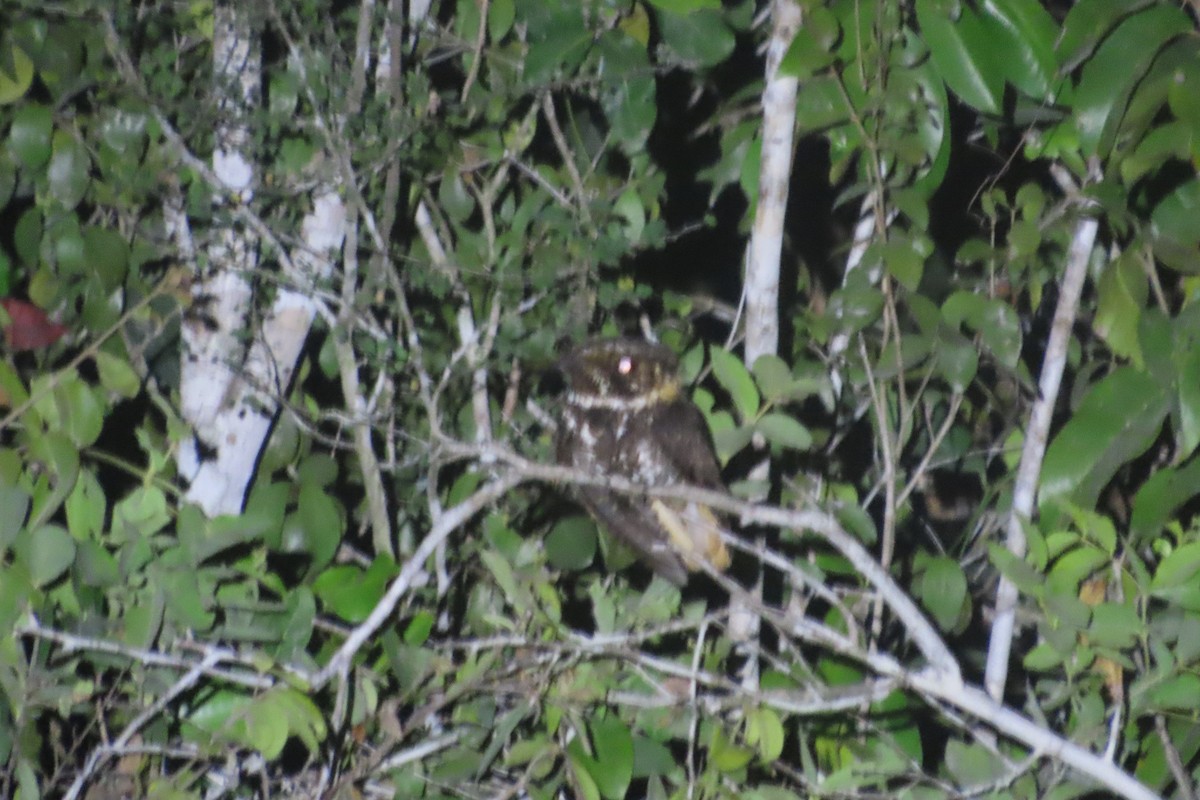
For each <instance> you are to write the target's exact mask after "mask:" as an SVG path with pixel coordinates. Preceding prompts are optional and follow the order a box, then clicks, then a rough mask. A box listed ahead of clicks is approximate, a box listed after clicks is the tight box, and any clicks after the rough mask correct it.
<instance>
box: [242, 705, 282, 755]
mask: <svg viewBox="0 0 1200 800" xmlns="http://www.w3.org/2000/svg"><path fill="white" fill-rule="evenodd" d="M274 691H275V690H274V689H272V690H269V691H268V693H267V694H265V695H262V696H261V697H258V698H255V701H254V702H253V703H251V705H250V707H249V709H247V711H246V715H245V717H243V719H242V723H243V724H242V725H235V726H234V728H233V731H234V733H235V735H236V736H237V738H238V739H239V740H240V741H242V742H243V743H245V744H246V745H248V746H249V747H250V748H252V749H254V750H257V751H258V752H260V753H262V755H263V757H264V758H266V759H267V760H268V761H274V760H275V759H277V758H279V754H280V753H282V752H283V746H284V745H285V744H287V739H288V726H287V716H286V715H285V714H283V713H281V709H280V708H278V705H279V704H278V703H275V702H272V699H273V698H272V693H273V692H274Z"/></svg>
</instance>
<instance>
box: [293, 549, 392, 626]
mask: <svg viewBox="0 0 1200 800" xmlns="http://www.w3.org/2000/svg"><path fill="white" fill-rule="evenodd" d="M395 574H396V565H395V564H393V563H392V560H391V559H390V558H387V557H386V556H378V557H376V559H375V560H374V561H373V562H371V566H370V567H368V568H367V569H366V570H363V569H362V568H360V567H356V566H352V565H349V564H340V565H337V566H333V567H330V568H329V569H327V570H325V571H324V572H322V573H321V574H320V575H319V576H318V577H317V579H316V580H315V581H314V582H313V593H314V594H315V595H316V596H317V598H318V599H319V600H320V601H321V602H322V603H324V605H325V607H326V609H327V610H328V611H330V612H331V613H333V614H336V615H337V616H339V617H341V618H342V619H343V620H345V621H346V622H349V623H351V624H358V623H359V622H362V621H363V620H365V619H366V618H367V615H368V614H370V613H371V610H372V609H374V608H375V605H376V604H377V603H378V602H379V600H380V599H381V598H382V597H383V594H384V592H386V591H387V585H388V581H389V580H391V578H392V576H393V575H395Z"/></svg>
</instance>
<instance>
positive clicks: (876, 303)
mask: <svg viewBox="0 0 1200 800" xmlns="http://www.w3.org/2000/svg"><path fill="white" fill-rule="evenodd" d="M882 311H883V295H882V294H881V293H880V292H879V290H877V289H874V288H849V287H848V288H845V289H840V290H838V291H836V292H834V293H833V295H832V297H831V298H830V302H829V315H830V317H831V318H832V319H835V320H837V321H838V329H839V330H840V331H841V332H842V333H845V334H846V335H853V334H855V333H858V332H859V331H860V330H862V329H863V328H865V327H867V326H868V325H871V324H873V323H874V322H875V321H876V320H878V319H879V315H880V313H882Z"/></svg>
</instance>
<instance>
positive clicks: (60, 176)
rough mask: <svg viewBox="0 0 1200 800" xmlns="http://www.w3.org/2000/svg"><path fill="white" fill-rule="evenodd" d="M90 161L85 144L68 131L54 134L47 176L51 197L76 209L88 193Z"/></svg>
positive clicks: (67, 206)
mask: <svg viewBox="0 0 1200 800" xmlns="http://www.w3.org/2000/svg"><path fill="white" fill-rule="evenodd" d="M89 167H90V160H89V159H88V154H87V150H86V149H85V148H84V146H83V144H82V143H80V142H78V141H76V140H75V137H74V136H72V135H71V134H70V133H68V132H67V131H55V132H54V144H53V153H52V154H51V156H50V166H49V167H48V168H47V171H46V175H47V177H48V178H49V184H50V195H51V196H52V197H53V198H54V199H55V200H57V201H58V202H60V203H62V205H63V206H64V207H66V208H74V207H75V206H77V205H79V201H80V200H82V199H83V195H84V192H86V191H87V187H88V181H89V180H90V178H89V177H88V169H89Z"/></svg>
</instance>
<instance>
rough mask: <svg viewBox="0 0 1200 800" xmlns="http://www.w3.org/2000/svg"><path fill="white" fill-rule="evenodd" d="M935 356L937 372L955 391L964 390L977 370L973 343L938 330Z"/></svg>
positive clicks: (976, 358)
mask: <svg viewBox="0 0 1200 800" xmlns="http://www.w3.org/2000/svg"><path fill="white" fill-rule="evenodd" d="M935 356H936V364H937V370H938V372H939V373H940V374H941V375H942V377H943V378H945V379H946V381H947V382H948V383H949V384H950V386H951V388H953V389H954V391H956V392H962V391H965V390H966V388H967V386H969V385H970V383H971V381H972V380H974V378H975V373H976V372H978V371H979V353H978V352H976V350H975V347H974V345H972V344H971V342H969V341H968V340H967V339H965V338H963V336H961V335H960V334H957V333H954V332H953V331H947V330H942V331H941V332H940V335H939V336H938V342H937V350H936V351H935ZM905 363H906V364H907V363H908V359H905Z"/></svg>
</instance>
